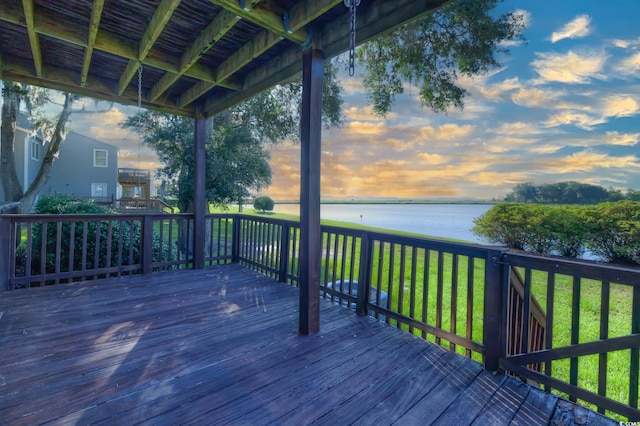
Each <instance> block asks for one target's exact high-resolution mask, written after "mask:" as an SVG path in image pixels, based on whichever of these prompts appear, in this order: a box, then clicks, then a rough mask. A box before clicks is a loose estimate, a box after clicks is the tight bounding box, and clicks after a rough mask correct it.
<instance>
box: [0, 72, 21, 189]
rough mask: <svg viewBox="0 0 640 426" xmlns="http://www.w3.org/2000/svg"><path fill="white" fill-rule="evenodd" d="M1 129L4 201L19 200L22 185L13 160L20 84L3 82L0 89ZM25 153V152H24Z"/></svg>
mask: <svg viewBox="0 0 640 426" xmlns="http://www.w3.org/2000/svg"><path fill="white" fill-rule="evenodd" d="M2 101H3V102H2V129H1V135H0V161H1V165H2V167H0V181H2V190H3V191H4V200H5V201H19V200H20V198H21V197H22V185H21V184H20V180H19V179H18V173H17V171H16V160H15V155H14V154H15V130H16V120H17V118H18V111H19V110H20V86H18V85H17V84H16V83H13V82H8V81H5V82H4V89H3V91H2ZM25 155H27V153H26V152H25Z"/></svg>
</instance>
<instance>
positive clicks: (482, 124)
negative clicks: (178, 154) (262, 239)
mask: <svg viewBox="0 0 640 426" xmlns="http://www.w3.org/2000/svg"><path fill="white" fill-rule="evenodd" d="M500 10H501V11H506V10H515V11H518V13H522V14H524V16H525V18H526V22H527V28H526V30H525V33H524V36H525V38H526V41H527V42H526V44H516V45H512V46H510V49H511V54H510V55H508V56H505V57H503V58H502V67H500V68H499V69H496V70H493V71H492V72H491V73H489V74H487V75H482V76H476V77H474V78H461V79H460V80H459V83H460V84H461V85H462V86H463V87H465V88H466V89H467V90H469V92H470V93H471V95H470V96H469V97H468V98H466V100H465V108H464V110H462V111H458V110H452V111H450V112H448V113H447V114H434V113H432V112H430V111H427V110H425V109H423V108H421V107H420V102H419V100H418V98H417V96H416V93H417V90H416V88H411V87H409V86H407V87H406V90H405V92H406V93H405V94H404V95H402V96H399V97H398V98H397V100H396V104H395V106H394V108H393V112H392V113H391V114H389V116H388V117H386V118H385V119H382V118H376V117H374V116H373V114H372V113H371V108H370V107H369V106H368V105H367V103H366V96H365V93H364V88H363V86H362V82H361V79H359V78H357V76H356V77H355V78H349V77H347V76H345V77H344V78H343V79H342V84H343V88H344V95H343V97H344V100H345V103H344V115H345V125H344V126H343V127H342V128H334V129H330V130H325V131H324V132H323V166H322V195H323V197H324V198H345V197H403V198H441V197H446V198H489V199H490V198H493V197H496V198H502V197H504V195H505V194H507V193H508V192H510V190H511V188H512V187H513V186H515V185H516V184H518V183H522V182H534V183H536V184H541V183H548V182H558V181H567V180H576V181H579V182H584V183H591V184H596V185H601V186H604V187H615V188H620V189H623V190H625V189H626V188H634V189H640V158H639V156H640V121H639V114H640V29H638V25H637V20H638V17H640V1H637V0H612V1H610V2H604V1H602V0H600V1H592V0H571V1H567V0H558V1H554V2H551V1H542V2H540V1H539V2H534V1H525V0H505V1H504V2H503V3H502V4H501V5H500ZM132 110H134V108H130V107H129V108H125V107H121V106H120V107H117V108H114V109H113V110H111V111H109V113H107V114H103V115H101V116H100V120H96V117H95V116H91V117H83V116H80V115H76V116H72V121H73V123H72V128H73V129H74V130H76V131H79V132H80V133H84V134H88V135H90V136H92V137H95V138H97V139H101V140H104V141H105V142H109V143H114V144H116V145H118V146H120V165H121V166H132V167H138V166H140V167H141V168H147V169H154V168H156V167H158V164H157V159H156V157H155V155H154V154H153V152H150V151H149V150H148V149H145V148H143V149H142V150H141V156H140V158H141V161H140V162H138V138H137V136H135V135H134V134H131V133H128V132H126V131H124V130H122V129H119V128H118V127H117V123H119V122H120V121H122V120H124V118H125V117H126V113H131V111H132ZM133 112H135V111H133ZM299 155H300V154H299V147H298V146H295V145H292V144H289V143H284V144H282V145H278V146H276V147H274V148H273V149H272V160H271V166H272V169H273V183H272V185H271V187H269V188H267V189H266V190H264V191H263V193H264V194H267V195H270V196H271V197H273V198H274V199H276V200H284V199H287V200H291V199H298V197H299V186H298V182H299V161H300V159H299Z"/></svg>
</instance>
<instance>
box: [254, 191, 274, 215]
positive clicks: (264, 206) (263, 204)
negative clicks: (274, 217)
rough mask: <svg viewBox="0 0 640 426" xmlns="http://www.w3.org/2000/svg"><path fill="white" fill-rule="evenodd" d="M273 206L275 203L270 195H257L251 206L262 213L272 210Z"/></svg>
mask: <svg viewBox="0 0 640 426" xmlns="http://www.w3.org/2000/svg"><path fill="white" fill-rule="evenodd" d="M274 206H275V203H274V202H273V200H272V199H271V197H268V196H266V195H263V196H261V197H257V198H256V199H255V200H253V208H254V209H256V210H261V211H262V212H263V213H264V212H270V211H273V207H274Z"/></svg>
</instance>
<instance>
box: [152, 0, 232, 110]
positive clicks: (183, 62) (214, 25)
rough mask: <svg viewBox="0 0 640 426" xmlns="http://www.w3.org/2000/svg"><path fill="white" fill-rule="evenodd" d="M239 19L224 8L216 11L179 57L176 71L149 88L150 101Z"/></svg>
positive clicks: (164, 76) (158, 95) (196, 60)
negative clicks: (214, 15) (178, 66)
mask: <svg viewBox="0 0 640 426" xmlns="http://www.w3.org/2000/svg"><path fill="white" fill-rule="evenodd" d="M238 19H240V18H239V17H238V16H237V15H236V14H234V13H230V12H228V11H226V10H223V11H222V12H220V13H218V15H217V16H216V17H215V18H214V19H213V20H212V21H211V23H210V24H209V25H208V26H207V28H205V29H204V30H203V31H202V32H201V33H200V35H199V36H198V38H197V39H196V40H195V41H194V42H193V44H192V45H191V46H189V48H188V49H187V50H186V51H185V52H184V53H183V54H182V57H181V58H180V68H178V72H177V73H170V72H168V73H166V74H165V75H163V76H162V78H161V79H160V81H158V83H156V85H155V86H153V88H152V89H151V101H155V100H156V99H158V98H159V97H160V96H161V95H162V94H163V93H164V92H165V91H166V90H167V89H168V88H169V87H171V85H172V84H173V83H175V82H176V80H178V79H179V78H180V77H181V76H182V75H183V74H184V73H185V72H186V71H187V70H188V69H189V68H191V67H192V66H193V65H194V64H195V63H196V62H198V60H199V59H200V58H201V57H202V56H203V55H204V54H205V53H207V51H208V50H209V49H211V47H212V46H213V45H214V44H215V43H216V42H218V40H220V39H221V38H222V37H223V36H224V35H225V34H226V33H227V32H228V31H229V30H230V29H231V28H232V27H233V26H234V25H235V24H236V23H237V22H238Z"/></svg>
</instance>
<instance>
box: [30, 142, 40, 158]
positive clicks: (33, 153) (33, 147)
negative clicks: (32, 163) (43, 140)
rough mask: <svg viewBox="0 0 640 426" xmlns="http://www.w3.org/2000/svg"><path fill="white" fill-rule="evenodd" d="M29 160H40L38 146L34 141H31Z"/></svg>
mask: <svg viewBox="0 0 640 426" xmlns="http://www.w3.org/2000/svg"><path fill="white" fill-rule="evenodd" d="M31 159H32V160H36V161H38V160H40V144H39V143H38V141H37V140H35V139H32V140H31Z"/></svg>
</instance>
